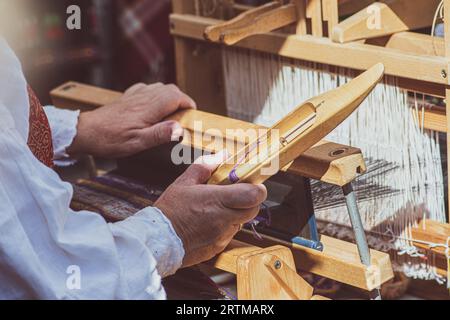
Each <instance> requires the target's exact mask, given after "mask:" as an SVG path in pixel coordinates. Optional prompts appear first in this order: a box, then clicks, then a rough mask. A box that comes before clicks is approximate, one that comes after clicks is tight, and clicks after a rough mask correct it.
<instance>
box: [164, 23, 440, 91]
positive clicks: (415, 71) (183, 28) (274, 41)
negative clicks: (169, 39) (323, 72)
mask: <svg viewBox="0 0 450 320" xmlns="http://www.w3.org/2000/svg"><path fill="white" fill-rule="evenodd" d="M171 22H172V24H171V25H172V29H171V32H172V34H174V35H176V36H181V37H187V38H191V39H196V40H203V31H204V29H205V28H206V27H207V26H210V25H213V24H217V23H218V21H217V20H215V19H208V18H202V17H195V16H190V15H177V14H173V15H171ZM236 46H237V47H241V48H247V49H252V50H257V51H262V52H267V53H272V54H277V55H279V56H281V57H287V58H293V59H299V60H306V61H311V62H318V63H324V64H330V65H335V66H340V67H345V68H351V69H357V70H367V69H368V68H370V67H371V66H373V65H375V64H376V63H383V64H384V66H385V73H386V74H387V75H392V76H396V77H402V78H407V79H413V80H419V81H422V82H431V83H436V84H441V85H442V84H444V85H447V84H448V77H446V78H444V77H443V76H442V70H444V71H446V72H448V63H447V61H446V59H445V58H444V57H436V56H423V55H418V54H414V53H408V52H402V51H400V50H397V49H391V48H383V47H379V46H376V45H367V44H361V43H345V44H339V43H334V42H333V41H331V40H330V39H327V38H319V37H313V36H310V35H305V36H301V35H287V34H280V33H274V32H272V33H265V34H259V35H255V36H253V37H251V38H248V39H245V40H243V41H240V42H239V43H237V44H236Z"/></svg>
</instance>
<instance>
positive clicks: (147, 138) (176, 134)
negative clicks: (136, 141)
mask: <svg viewBox="0 0 450 320" xmlns="http://www.w3.org/2000/svg"><path fill="white" fill-rule="evenodd" d="M183 133H184V130H183V128H182V127H181V125H180V124H179V123H178V122H176V121H164V122H160V123H157V124H155V125H153V126H151V127H148V128H145V129H142V130H141V132H140V138H141V141H142V144H143V145H144V146H145V147H146V148H153V147H156V146H160V145H163V144H165V143H169V142H171V141H179V139H180V138H181V137H183Z"/></svg>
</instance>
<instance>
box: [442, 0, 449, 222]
mask: <svg viewBox="0 0 450 320" xmlns="http://www.w3.org/2000/svg"><path fill="white" fill-rule="evenodd" d="M444 30H445V58H446V59H447V66H449V65H450V0H444ZM448 72H449V68H448V67H447V70H443V71H442V74H443V76H444V73H445V76H446V77H447V79H448V78H449V74H448ZM445 99H446V100H445V103H446V111H447V176H448V178H447V179H448V180H447V195H448V198H447V200H448V208H447V212H448V221H449V222H450V192H449V187H450V175H449V174H448V173H449V172H450V130H448V129H449V128H450V108H449V106H450V86H448V85H447V87H446V89H445Z"/></svg>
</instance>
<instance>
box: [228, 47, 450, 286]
mask: <svg viewBox="0 0 450 320" xmlns="http://www.w3.org/2000/svg"><path fill="white" fill-rule="evenodd" d="M222 57H223V65H224V77H225V86H226V90H225V92H226V104H227V109H228V114H229V116H231V117H234V118H239V119H242V120H246V121H252V122H255V123H258V124H262V125H266V126H270V125H272V124H273V123H274V122H276V121H277V120H279V119H281V118H282V117H283V116H284V115H286V114H287V113H288V112H289V111H291V110H292V109H293V108H294V107H296V106H297V105H299V104H300V103H301V102H302V101H305V100H306V99H309V98H311V97H313V96H317V95H318V94H320V93H323V92H325V91H327V90H331V89H334V88H336V87H338V86H340V85H342V84H344V83H346V82H347V81H348V80H349V79H351V78H352V77H353V76H354V74H353V73H352V72H351V71H350V70H348V69H343V68H330V67H328V66H323V65H320V64H316V63H309V62H302V61H297V60H296V61H294V60H290V59H285V58H281V57H279V56H274V55H270V54H267V53H260V52H252V51H249V50H243V49H237V48H224V51H223V55H222ZM408 99H409V97H408V92H407V91H405V90H403V89H400V88H399V87H398V86H397V83H396V80H395V79H394V78H391V77H386V78H385V80H384V82H383V83H380V84H379V85H378V86H377V87H376V88H375V89H374V91H373V93H372V94H371V95H369V97H368V98H367V99H366V101H365V102H364V103H363V104H362V105H361V107H360V108H359V109H358V111H357V112H356V113H354V114H353V115H352V116H351V117H350V118H349V119H348V120H346V121H345V122H344V123H343V124H342V125H341V126H340V127H339V128H337V129H336V130H335V131H334V132H333V133H332V134H331V135H330V136H329V137H327V139H329V140H332V141H336V142H339V143H343V144H346V145H352V146H355V147H359V148H361V149H362V150H363V155H365V157H366V162H367V164H368V172H367V173H366V174H365V175H363V176H361V177H360V178H359V179H358V180H357V181H356V182H355V190H356V192H357V196H358V198H359V202H358V204H359V207H360V211H361V216H362V219H363V223H364V226H365V229H366V230H370V231H377V232H380V233H382V234H383V233H384V232H385V231H386V230H387V228H390V232H391V233H392V234H394V235H396V236H397V238H395V240H394V238H390V240H391V242H387V241H383V240H382V239H376V238H375V237H372V238H373V239H371V242H372V243H371V246H373V247H375V248H377V249H379V248H382V249H379V250H383V251H387V250H391V249H393V250H396V251H399V253H402V254H403V256H402V257H403V258H401V259H400V260H404V259H405V257H406V256H408V255H412V256H414V257H411V259H412V260H415V259H422V258H424V257H423V256H421V255H420V254H418V253H417V252H415V251H414V250H413V249H412V247H413V245H412V241H411V229H412V228H413V227H415V226H417V224H418V221H419V220H420V219H431V220H435V221H439V222H444V221H445V219H446V217H445V201H444V188H443V173H442V166H441V156H440V149H439V144H438V143H439V139H438V137H439V136H438V134H437V133H434V132H431V131H428V130H426V129H424V126H423V124H424V111H425V107H426V105H427V103H426V101H425V97H424V95H423V94H422V95H421V96H420V95H418V94H417V93H414V98H413V99H414V101H413V104H412V106H413V112H411V111H412V109H411V108H410V106H409V103H408ZM419 110H420V111H419ZM419 124H422V125H419ZM312 187H313V190H316V192H314V193H313V197H314V206H315V211H316V213H317V217H318V219H320V220H322V221H326V222H329V223H332V224H333V225H336V226H341V225H343V226H350V221H349V219H348V214H347V210H346V207H345V202H344V201H343V197H342V191H341V190H340V189H339V188H335V187H330V186H327V185H323V184H321V183H319V182H315V181H313V182H312ZM317 190H319V191H320V192H318V191H317ZM333 232H334V233H335V234H336V236H337V237H338V238H343V237H345V236H346V235H347V233H346V231H345V229H343V228H340V229H339V230H333ZM421 267H423V266H422V265H421V264H420V263H419V264H418V268H410V269H411V270H416V271H417V270H418V269H420V268H421ZM426 269H427V270H426V271H425V273H427V272H428V273H429V274H430V276H432V277H434V275H433V273H435V272H434V271H433V266H432V265H426ZM417 272H418V271H417Z"/></svg>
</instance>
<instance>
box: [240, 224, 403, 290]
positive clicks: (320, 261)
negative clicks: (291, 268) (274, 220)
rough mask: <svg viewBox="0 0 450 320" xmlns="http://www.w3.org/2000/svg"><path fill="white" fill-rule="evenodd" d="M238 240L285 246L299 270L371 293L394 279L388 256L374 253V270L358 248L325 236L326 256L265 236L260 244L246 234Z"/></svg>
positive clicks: (250, 233) (373, 251) (322, 238)
mask: <svg viewBox="0 0 450 320" xmlns="http://www.w3.org/2000/svg"><path fill="white" fill-rule="evenodd" d="M236 239H237V240H239V241H242V242H245V243H248V244H255V245H257V246H259V247H264V248H265V247H271V246H274V245H283V246H286V247H288V248H290V249H291V251H292V254H293V255H294V260H295V264H296V266H297V268H299V269H300V270H303V271H307V272H311V273H314V274H317V275H320V276H323V277H325V278H329V279H333V280H336V281H339V282H342V283H346V284H348V285H351V286H354V287H357V288H360V289H363V290H367V291H371V290H373V289H375V288H377V287H379V286H380V285H381V284H383V283H385V282H387V281H389V280H390V279H392V278H393V277H394V274H393V271H392V266H391V262H390V257H389V255H388V254H386V253H382V252H379V251H376V250H371V252H370V253H371V259H372V260H371V261H372V266H371V267H370V268H367V267H366V266H364V265H363V264H362V263H361V262H360V258H359V254H358V249H357V247H356V245H354V244H352V243H348V242H345V241H341V240H338V239H334V238H330V237H326V236H321V242H322V243H323V244H324V250H323V252H319V251H316V250H313V249H309V248H305V247H302V246H299V245H296V244H292V243H289V242H286V241H282V240H279V239H275V238H272V237H268V236H265V235H263V240H262V241H260V240H256V239H255V238H254V236H253V234H252V232H250V231H247V230H242V231H241V232H240V233H239V234H238V235H237V236H236Z"/></svg>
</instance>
